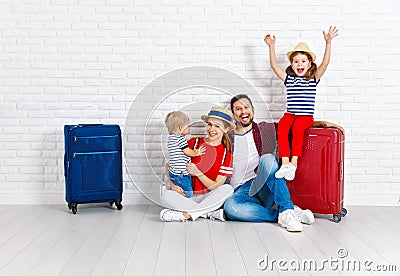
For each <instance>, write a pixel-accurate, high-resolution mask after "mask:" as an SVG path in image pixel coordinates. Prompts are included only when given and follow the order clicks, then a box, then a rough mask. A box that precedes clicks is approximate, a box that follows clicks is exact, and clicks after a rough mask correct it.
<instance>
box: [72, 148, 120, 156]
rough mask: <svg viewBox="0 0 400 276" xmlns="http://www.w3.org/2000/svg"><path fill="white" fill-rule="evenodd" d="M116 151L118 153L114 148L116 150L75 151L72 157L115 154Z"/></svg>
mask: <svg viewBox="0 0 400 276" xmlns="http://www.w3.org/2000/svg"><path fill="white" fill-rule="evenodd" d="M115 153H118V151H117V150H114V151H95V152H74V154H73V156H72V158H75V157H76V156H77V155H95V154H115Z"/></svg>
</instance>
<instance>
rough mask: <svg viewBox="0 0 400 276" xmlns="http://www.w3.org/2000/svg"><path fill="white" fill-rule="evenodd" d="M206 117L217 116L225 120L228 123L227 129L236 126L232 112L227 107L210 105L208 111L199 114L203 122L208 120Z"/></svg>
mask: <svg viewBox="0 0 400 276" xmlns="http://www.w3.org/2000/svg"><path fill="white" fill-rule="evenodd" d="M208 118H217V119H220V120H222V121H225V122H227V123H228V124H229V129H228V130H233V129H235V127H236V124H235V123H234V119H233V114H232V112H230V111H229V110H228V109H225V108H222V107H218V106H215V107H212V108H211V110H210V112H208V114H207V115H201V119H202V120H203V121H204V122H206V123H207V122H208Z"/></svg>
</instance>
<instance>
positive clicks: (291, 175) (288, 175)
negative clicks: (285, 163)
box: [284, 163, 297, 181]
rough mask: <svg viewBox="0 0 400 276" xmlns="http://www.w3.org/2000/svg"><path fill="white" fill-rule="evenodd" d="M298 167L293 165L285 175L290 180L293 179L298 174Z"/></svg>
mask: <svg viewBox="0 0 400 276" xmlns="http://www.w3.org/2000/svg"><path fill="white" fill-rule="evenodd" d="M290 164H291V163H290ZM296 169H297V167H296V166H295V165H292V166H291V170H290V171H289V172H288V173H287V174H286V175H285V176H284V178H285V179H286V180H288V181H292V180H293V179H294V177H295V175H296Z"/></svg>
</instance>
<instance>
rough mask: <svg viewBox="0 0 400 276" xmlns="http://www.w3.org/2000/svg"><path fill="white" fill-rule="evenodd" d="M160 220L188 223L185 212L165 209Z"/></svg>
mask: <svg viewBox="0 0 400 276" xmlns="http://www.w3.org/2000/svg"><path fill="white" fill-rule="evenodd" d="M160 219H161V220H162V221H182V222H184V221H186V218H185V216H184V215H183V212H181V211H174V210H171V209H163V210H161V212H160Z"/></svg>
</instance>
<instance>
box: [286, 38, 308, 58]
mask: <svg viewBox="0 0 400 276" xmlns="http://www.w3.org/2000/svg"><path fill="white" fill-rule="evenodd" d="M295 52H306V53H307V54H309V55H310V56H311V58H312V62H315V54H314V53H313V52H311V50H310V48H309V47H308V45H307V44H305V43H304V42H300V43H299V44H297V45H296V47H294V49H293V50H292V51H289V52H288V53H287V54H286V55H287V58H288V60H289V61H290V56H291V55H292V54H293V53H295Z"/></svg>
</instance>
